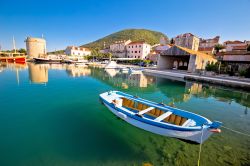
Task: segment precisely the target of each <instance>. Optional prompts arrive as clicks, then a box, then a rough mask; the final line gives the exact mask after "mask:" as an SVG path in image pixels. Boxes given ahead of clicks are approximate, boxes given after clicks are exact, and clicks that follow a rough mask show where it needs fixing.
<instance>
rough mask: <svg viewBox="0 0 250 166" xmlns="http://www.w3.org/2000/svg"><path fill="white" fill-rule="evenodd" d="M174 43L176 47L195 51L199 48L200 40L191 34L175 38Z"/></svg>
mask: <svg viewBox="0 0 250 166" xmlns="http://www.w3.org/2000/svg"><path fill="white" fill-rule="evenodd" d="M174 42H175V45H177V46H181V47H186V48H189V49H191V50H195V51H197V50H198V48H199V42H200V39H199V38H198V37H196V36H195V35H193V34H192V33H185V34H181V35H178V36H176V37H175V39H174Z"/></svg>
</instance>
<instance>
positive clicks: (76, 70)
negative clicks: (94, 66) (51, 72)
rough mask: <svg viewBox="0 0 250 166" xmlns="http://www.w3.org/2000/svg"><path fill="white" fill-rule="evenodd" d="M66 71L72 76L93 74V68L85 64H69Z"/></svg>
mask: <svg viewBox="0 0 250 166" xmlns="http://www.w3.org/2000/svg"><path fill="white" fill-rule="evenodd" d="M66 72H67V73H68V74H69V75H70V76H72V77H81V76H88V75H90V74H91V70H90V69H89V68H88V67H87V66H84V65H81V66H75V65H68V66H67V67H66Z"/></svg>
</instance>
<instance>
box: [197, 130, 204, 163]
mask: <svg viewBox="0 0 250 166" xmlns="http://www.w3.org/2000/svg"><path fill="white" fill-rule="evenodd" d="M202 137H203V126H202V128H201V142H200V150H199V157H198V163H197V165H198V166H200V159H201V147H202Z"/></svg>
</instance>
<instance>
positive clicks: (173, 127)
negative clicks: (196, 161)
mask: <svg viewBox="0 0 250 166" xmlns="http://www.w3.org/2000/svg"><path fill="white" fill-rule="evenodd" d="M100 99H101V101H102V102H103V104H104V105H105V106H106V107H108V109H109V110H110V111H111V112H113V113H114V114H115V115H116V116H118V117H120V118H121V119H123V120H124V121H126V122H128V123H130V124H132V125H134V126H136V127H138V128H141V129H144V130H146V131H149V132H152V133H155V134H159V135H163V136H168V137H175V138H178V139H181V140H187V141H191V142H195V143H203V142H204V141H205V140H207V139H208V138H209V136H210V135H211V134H212V133H214V132H220V129H219V127H220V126H221V124H222V123H221V122H217V121H214V122H211V121H210V120H208V119H207V118H205V117H203V116H200V115H197V114H195V113H191V112H188V111H184V110H181V109H178V108H173V107H170V106H167V105H164V104H162V103H155V102H152V101H148V100H145V99H142V98H138V97H136V96H132V95H129V94H126V93H123V92H120V91H109V92H105V93H102V94H100Z"/></svg>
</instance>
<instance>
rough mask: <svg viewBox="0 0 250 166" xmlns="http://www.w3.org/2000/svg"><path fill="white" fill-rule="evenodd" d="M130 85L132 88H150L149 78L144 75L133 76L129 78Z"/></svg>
mask: <svg viewBox="0 0 250 166" xmlns="http://www.w3.org/2000/svg"><path fill="white" fill-rule="evenodd" d="M127 80H128V84H129V85H131V86H138V87H141V88H146V87H147V86H148V80H147V77H146V76H145V75H144V74H132V75H129V76H128V79H127Z"/></svg>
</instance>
